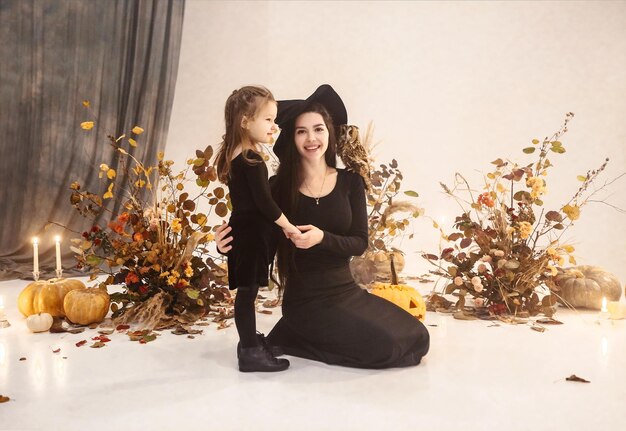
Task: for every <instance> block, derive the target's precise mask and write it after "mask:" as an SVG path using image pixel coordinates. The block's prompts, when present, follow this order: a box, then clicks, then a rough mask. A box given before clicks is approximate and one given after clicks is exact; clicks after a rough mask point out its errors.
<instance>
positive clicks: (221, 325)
mask: <svg viewBox="0 0 626 431" xmlns="http://www.w3.org/2000/svg"><path fill="white" fill-rule="evenodd" d="M232 324H233V323H232V322H226V320H222V321H221V322H220V324H219V325H218V326H217V329H226V328H228V327H229V326H231V325H232Z"/></svg>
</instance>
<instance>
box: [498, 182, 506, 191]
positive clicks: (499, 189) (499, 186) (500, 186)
mask: <svg viewBox="0 0 626 431" xmlns="http://www.w3.org/2000/svg"><path fill="white" fill-rule="evenodd" d="M496 190H498V193H504V192H506V191H507V190H506V187H504V186H503V185H502V184H501V183H498V185H497V186H496Z"/></svg>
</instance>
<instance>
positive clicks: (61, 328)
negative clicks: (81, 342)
mask: <svg viewBox="0 0 626 431" xmlns="http://www.w3.org/2000/svg"><path fill="white" fill-rule="evenodd" d="M50 332H51V333H53V334H58V333H61V332H67V324H66V323H65V320H63V319H61V318H60V317H54V318H53V320H52V326H51V327H50Z"/></svg>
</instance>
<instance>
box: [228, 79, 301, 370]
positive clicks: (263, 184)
mask: <svg viewBox="0 0 626 431" xmlns="http://www.w3.org/2000/svg"><path fill="white" fill-rule="evenodd" d="M276 112H277V105H276V101H275V100H274V96H273V95H272V93H271V92H270V91H269V90H268V89H266V88H263V87H254V86H246V87H242V88H240V89H239V90H235V91H233V93H232V94H231V95H230V97H229V98H228V100H226V108H225V115H224V117H225V121H226V133H225V134H224V136H223V137H222V139H223V141H222V145H221V147H220V149H219V151H218V153H217V159H216V165H217V174H218V177H219V179H220V181H222V182H223V183H225V184H228V188H229V191H230V199H231V203H232V207H233V210H232V214H231V217H230V222H229V225H230V227H231V228H232V231H233V243H232V246H233V247H232V249H231V251H229V252H228V283H229V288H230V289H237V296H236V298H235V325H236V326H237V332H238V333H239V339H240V342H239V345H238V346H237V356H238V358H239V371H244V372H249V371H283V370H285V369H287V367H289V361H288V360H287V359H277V358H275V357H274V356H273V355H272V353H271V352H270V351H269V350H268V347H267V345H266V344H265V339H264V337H263V336H262V335H261V334H259V335H257V332H256V319H255V312H256V310H255V306H254V302H255V300H256V297H257V292H258V289H259V286H267V282H268V275H269V273H268V267H269V264H270V249H271V242H272V231H273V229H274V226H273V224H274V223H275V224H277V225H278V226H280V227H281V228H282V229H283V232H284V233H285V235H286V236H289V235H294V234H300V231H299V230H298V229H297V228H296V227H295V226H294V225H292V224H291V223H290V222H289V220H287V218H286V217H285V216H284V214H283V213H282V211H281V210H280V208H279V207H278V206H277V205H276V203H275V202H274V200H273V199H272V195H271V192H270V188H269V184H268V180H267V167H266V166H265V163H264V161H263V157H262V156H261V154H260V148H259V144H267V143H271V142H273V135H274V134H275V133H276V132H277V130H278V128H277V127H276V124H275V123H274V120H275V119H276Z"/></svg>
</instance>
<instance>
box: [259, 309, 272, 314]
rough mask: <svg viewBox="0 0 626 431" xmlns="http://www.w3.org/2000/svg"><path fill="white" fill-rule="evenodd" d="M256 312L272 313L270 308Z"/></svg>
mask: <svg viewBox="0 0 626 431" xmlns="http://www.w3.org/2000/svg"><path fill="white" fill-rule="evenodd" d="M257 313H262V314H272V311H271V310H257Z"/></svg>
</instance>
